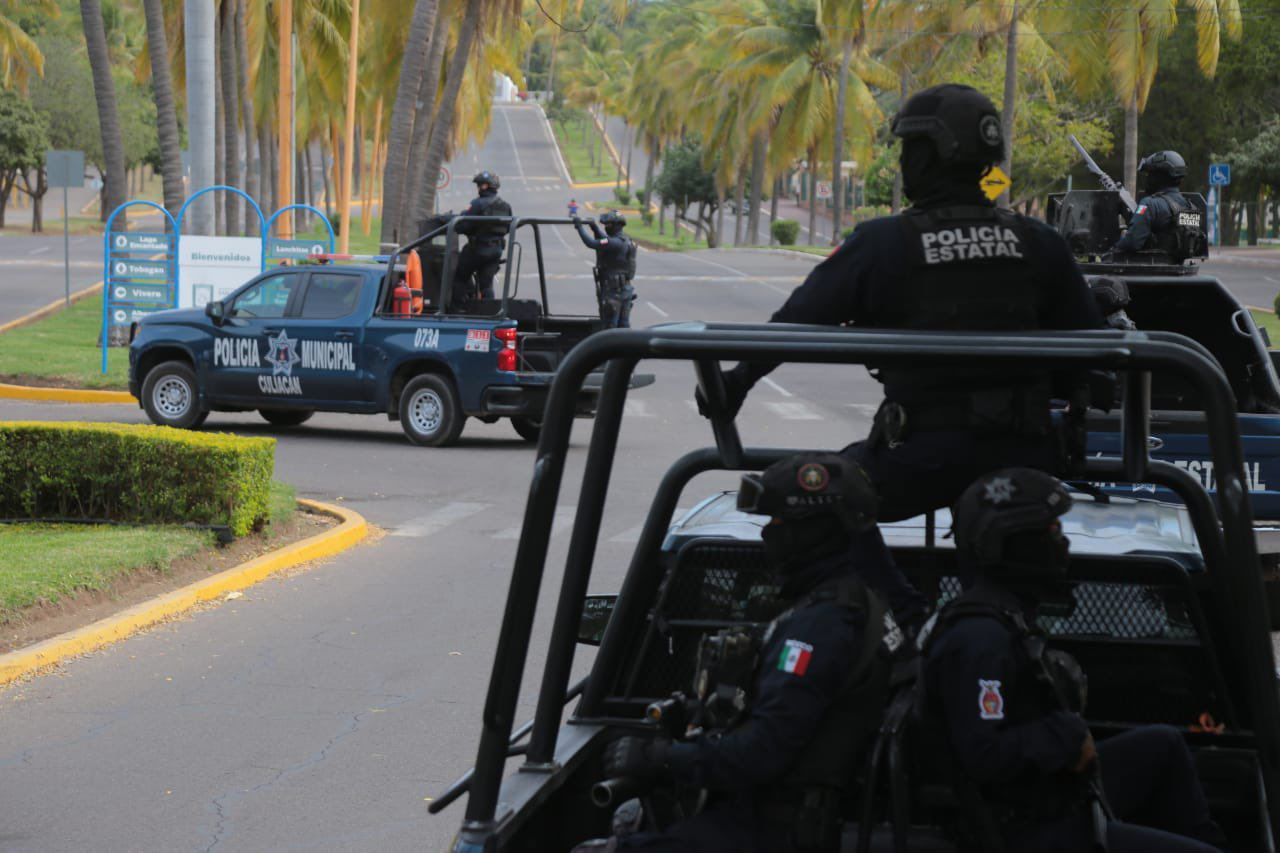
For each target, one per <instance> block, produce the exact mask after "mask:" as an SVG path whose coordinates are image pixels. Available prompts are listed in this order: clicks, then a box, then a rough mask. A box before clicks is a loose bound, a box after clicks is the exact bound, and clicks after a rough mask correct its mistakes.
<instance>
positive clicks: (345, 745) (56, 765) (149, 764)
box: [0, 107, 1269, 851]
mask: <svg viewBox="0 0 1280 853" xmlns="http://www.w3.org/2000/svg"><path fill="white" fill-rule="evenodd" d="M493 128H494V129H493V134H492V136H491V138H490V140H489V141H488V142H487V143H486V145H485V146H483V148H481V149H480V150H479V151H476V152H475V153H474V159H472V153H471V152H467V153H465V154H463V155H462V156H461V157H459V158H458V161H457V162H455V163H453V164H451V166H452V172H453V175H454V179H455V184H454V188H453V189H454V190H455V192H454V194H453V195H452V196H450V195H446V199H453V200H452V201H448V200H447V201H446V202H445V203H444V205H443V206H445V207H448V206H454V207H460V206H461V204H459V203H458V201H457V200H458V199H459V198H461V202H462V203H465V198H464V197H462V196H461V194H459V193H457V192H456V190H457V187H458V186H459V185H460V182H459V181H458V176H459V175H462V176H463V177H464V178H465V177H469V174H470V173H471V172H472V170H473V169H478V168H479V167H480V165H481V164H483V165H484V166H485V167H487V168H490V169H493V170H495V171H498V172H499V173H500V174H501V175H502V176H503V193H504V195H505V196H506V197H507V198H509V200H510V201H511V203H512V205H513V207H515V209H516V210H517V211H518V212H520V213H543V214H546V215H560V213H561V212H562V210H563V202H564V200H565V199H564V193H565V191H566V189H567V184H566V183H565V182H564V180H563V174H562V173H560V172H559V167H558V165H557V163H556V162H555V158H554V156H553V155H552V149H551V147H550V145H549V143H548V142H547V140H546V137H545V132H544V131H543V130H542V128H541V125H540V121H539V120H538V117H537V115H536V113H534V111H533V110H532V109H530V108H527V107H510V108H508V107H498V108H496V110H495V116H494V123H493ZM463 189H466V188H465V187H463ZM11 245H17V244H13V243H9V242H8V241H7V240H6V241H5V243H3V244H0V251H2V252H4V255H3V257H2V258H0V261H3V260H7V259H8V258H9V257H10V253H11V252H12V251H13V250H11V249H9V246H11ZM544 247H545V250H546V261H547V268H548V273H549V289H550V294H551V298H552V300H553V305H555V307H556V309H557V310H558V311H566V310H572V309H577V310H582V311H587V310H590V309H591V307H592V303H593V296H592V283H591V279H590V274H589V273H590V271H589V266H590V255H589V253H588V251H587V250H586V249H585V248H584V247H583V246H582V244H581V243H580V242H579V241H578V240H577V238H576V236H575V235H574V234H573V233H572V232H571V231H570V230H568V229H563V228H562V229H558V230H556V231H555V232H554V234H553V235H552V236H549V237H547V238H546V240H545V243H544ZM527 251H528V254H527V255H526V259H525V263H524V269H523V270H522V276H521V279H520V283H521V286H522V287H530V286H534V279H533V278H532V276H531V274H530V270H531V269H532V266H533V265H532V264H531V262H530V261H531V259H532V254H533V250H532V246H529V247H528V250H527ZM816 260H817V259H816V258H812V257H806V256H799V255H792V254H786V253H767V252H751V251H719V252H696V253H686V254H679V255H677V254H662V253H654V252H644V253H642V255H641V257H640V277H639V279H638V281H637V289H638V292H639V300H638V302H637V303H636V309H635V313H634V315H633V322H634V324H635V325H639V326H643V325H650V324H654V323H659V322H667V321H677V320H693V319H716V320H726V321H754V320H760V319H762V318H765V317H767V316H768V315H769V313H771V312H772V311H773V310H774V308H776V307H777V305H778V304H780V303H781V301H782V300H783V299H784V298H785V296H786V294H787V293H788V292H789V291H790V289H791V288H792V287H794V286H795V284H797V283H798V282H799V281H800V280H801V278H802V277H803V275H804V274H805V273H806V272H807V270H808V269H810V268H811V266H812V265H813V263H815V262H816ZM1223 272H1224V274H1227V275H1229V277H1230V278H1231V280H1232V281H1233V282H1236V283H1237V284H1236V285H1233V286H1239V287H1240V288H1246V287H1248V288H1255V287H1257V288H1261V287H1262V283H1264V282H1265V278H1259V277H1258V276H1256V275H1254V274H1253V272H1252V271H1251V272H1248V273H1247V274H1246V273H1245V272H1242V271H1241V270H1240V269H1239V268H1238V267H1236V266H1232V267H1230V268H1229V269H1228V268H1226V266H1225V265H1224V270H1223ZM1264 272H1265V271H1264ZM1268 274H1269V273H1268ZM1255 279H1258V280H1257V281H1255ZM1241 292H1244V291H1243V290H1242V291H1241ZM1249 292H1250V293H1253V292H1254V291H1253V290H1250V291H1249ZM1262 292H1263V291H1262V290H1258V291H1257V293H1259V294H1261V293H1262ZM1249 298H1254V297H1249ZM1258 298H1261V297H1258ZM45 301H47V300H45ZM1263 304H1268V303H1266V302H1264V303H1263ZM643 369H644V370H645V371H647V372H652V373H654V374H655V375H656V377H657V381H656V383H655V384H654V385H653V386H651V387H648V388H645V389H641V390H639V391H637V392H635V393H634V394H633V395H632V399H631V400H630V401H629V402H628V410H627V418H626V419H625V421H624V424H623V428H622V434H621V437H620V443H619V447H620V451H619V455H618V462H617V466H616V468H615V472H614V476H613V480H612V487H611V491H610V497H609V503H608V505H607V506H606V507H605V513H604V523H603V527H602V536H601V541H600V545H599V548H598V550H597V560H596V570H595V576H594V577H593V579H592V583H591V589H592V591H594V592H607V591H611V590H615V589H616V588H617V586H618V584H619V582H620V580H621V575H622V572H623V570H624V567H625V565H626V563H627V560H628V558H629V555H630V551H631V548H632V546H633V544H634V542H635V540H636V537H637V535H638V532H639V530H638V528H639V525H640V524H641V522H642V521H643V518H644V514H645V512H646V510H647V507H648V504H649V499H650V496H651V495H652V493H653V490H654V488H655V486H656V483H657V481H658V479H659V478H660V476H661V474H662V473H663V472H664V471H665V469H666V467H667V465H668V464H669V463H670V462H671V461H673V460H674V459H675V458H677V457H678V456H679V455H681V454H682V453H684V452H685V451H687V450H690V449H693V448H696V447H701V446H705V445H707V444H710V443H711V440H712V439H711V435H710V430H709V429H708V428H707V425H706V423H705V421H703V420H702V419H701V418H699V417H698V415H697V414H696V413H695V412H694V411H693V407H692V404H691V389H692V386H693V381H694V380H693V372H692V369H691V367H690V366H689V365H687V364H683V363H680V364H667V363H655V364H651V365H645V366H644V368H643ZM877 397H878V386H876V384H875V383H874V382H873V381H871V380H870V379H869V378H868V377H867V376H866V375H865V374H864V372H863V371H861V370H860V369H839V368H832V367H797V366H789V367H784V368H782V369H780V370H779V371H777V372H776V373H775V374H774V375H773V376H772V377H770V379H769V381H767V382H764V383H762V384H761V385H760V386H758V387H757V389H756V390H755V391H754V392H753V394H752V396H751V398H750V399H749V400H748V402H747V404H746V406H745V408H744V410H743V414H742V416H741V418H740V424H741V426H742V430H743V435H744V439H745V440H746V441H747V442H748V443H750V444H769V445H789V446H810V447H828V448H834V447H839V446H841V445H843V444H845V443H847V442H848V441H850V440H851V439H853V438H855V437H859V436H861V435H863V434H864V433H865V431H866V429H867V427H868V419H869V415H870V412H871V410H872V407H873V406H874V404H875V401H876V399H877ZM0 418H5V419H18V418H22V419H36V418H39V419H60V420H102V421H106V420H119V421H126V422H135V423H140V422H144V421H145V417H144V416H143V414H142V412H141V411H140V410H139V409H137V408H135V407H131V406H59V405H45V404H24V403H17V402H0ZM590 427H591V422H590V421H579V422H577V425H576V427H575V431H574V438H573V443H572V452H571V458H570V463H569V468H568V472H567V476H566V479H565V485H564V488H563V491H562V494H561V496H560V498H559V500H558V502H557V514H558V516H559V519H560V520H559V521H558V523H557V527H556V534H555V536H554V537H553V541H552V548H551V558H550V560H549V562H548V570H547V574H546V578H545V581H544V586H543V591H542V596H541V604H542V607H541V609H540V611H539V613H540V617H541V618H540V619H539V621H538V623H537V625H536V630H535V637H534V640H533V643H532V645H531V648H530V666H529V669H528V670H527V673H528V675H527V677H526V678H525V680H524V688H523V691H522V701H521V707H520V712H519V716H520V717H521V718H525V717H527V716H529V715H531V713H532V702H533V699H534V696H535V685H536V683H537V677H538V674H539V673H540V671H541V663H542V661H543V656H544V650H545V648H546V642H547V636H548V624H547V615H548V613H549V612H550V610H551V606H552V603H553V601H554V597H555V595H556V593H557V591H558V582H559V578H560V567H561V566H562V565H563V560H564V552H565V549H566V546H567V538H568V537H567V534H568V526H569V524H570V522H571V518H572V512H573V510H574V508H575V506H576V493H577V489H578V483H579V482H580V480H581V473H582V462H583V457H584V455H585V449H586V441H587V438H588V436H589V430H590ZM206 428H208V429H219V430H233V431H235V432H238V433H241V434H251V435H276V436H277V437H278V439H279V445H278V448H277V454H276V459H277V465H276V476H277V477H279V478H280V479H283V480H286V481H288V482H291V483H293V484H295V485H296V486H297V488H298V491H299V493H300V494H301V495H304V496H307V497H314V498H317V499H320V500H325V501H331V502H338V503H343V504H346V505H348V506H351V507H353V508H355V509H357V510H358V511H360V512H361V513H363V514H364V515H365V516H366V517H367V518H368V519H369V520H370V521H371V522H373V523H374V524H376V525H378V526H379V527H381V528H382V529H383V531H385V535H384V536H382V537H381V538H379V539H377V540H376V541H374V542H371V543H369V544H365V545H362V546H359V547H357V548H356V549H355V550H352V551H349V552H347V553H346V554H343V555H340V556H338V557H336V558H334V559H332V560H329V561H327V562H325V563H324V564H322V565H319V566H317V567H316V568H313V569H311V570H310V571H307V572H304V573H298V574H294V575H292V576H289V577H284V578H277V579H273V580H269V581H267V582H265V583H263V584H260V585H259V586H257V587H254V588H253V589H251V590H248V591H247V592H246V593H245V596H244V597H243V598H241V599H238V600H236V601H234V602H227V603H224V604H221V605H220V606H217V607H213V608H210V609H206V610H203V611H201V612H199V613H196V614H194V615H192V616H190V617H188V618H186V619H182V620H179V621H176V622H173V623H170V624H167V625H164V626H161V627H159V628H157V629H155V630H153V631H150V632H148V633H146V634H143V635H139V636H136V637H134V638H132V639H130V640H127V641H125V642H121V643H118V644H116V645H114V646H112V647H111V648H109V649H107V650H105V651H103V652H100V653H97V654H93V655H89V656H87V657H85V658H83V659H80V660H76V661H73V662H71V663H69V664H67V665H66V667H65V668H63V669H62V670H60V671H59V672H58V673H57V674H52V675H47V676H45V677H42V678H37V679H34V680H32V681H29V682H27V683H25V684H22V685H18V686H15V687H11V688H9V689H7V690H3V691H0V850H15V851H18V850H21V851H27V850H30V851H46V850H48V851H62V850H83V849H94V850H101V851H131V850H201V851H206V850H219V851H240V850H245V851H263V850H309V851H310V850H321V851H329V850H387V851H400V850H411V849H412V850H422V849H426V850H439V849H442V848H443V847H444V846H445V845H446V844H447V842H448V840H449V838H450V837H451V836H452V833H453V832H454V831H455V830H456V828H457V826H458V824H459V822H460V820H461V814H462V809H461V806H460V805H459V806H454V807H452V808H451V809H449V810H447V811H446V812H445V813H444V814H443V815H442V816H438V817H430V816H428V815H427V812H426V805H427V802H426V799H427V798H429V797H432V796H434V795H435V794H437V793H438V792H439V791H440V790H441V789H442V788H443V787H444V786H445V785H446V784H448V783H449V782H451V781H452V780H453V779H454V778H456V777H457V776H458V775H460V774H461V773H462V772H463V771H464V770H466V768H467V767H468V766H470V764H471V761H472V759H473V757H474V750H475V745H476V738H477V735H478V732H479V726H480V720H479V712H480V708H481V706H482V703H483V699H484V694H485V690H486V687H487V682H488V676H489V670H490V667H491V666H492V663H493V653H494V645H495V641H496V637H497V626H498V620H499V618H500V614H501V612H502V608H503V605H504V603H505V595H506V588H507V584H508V581H509V577H510V568H511V565H512V561H513V558H514V554H515V549H516V541H517V540H516V537H517V535H518V531H519V525H520V522H521V516H522V513H523V510H524V502H525V498H526V495H527V489H528V481H529V476H530V473H531V463H532V460H533V449H532V447H531V446H530V445H527V444H525V443H524V442H522V441H520V440H518V439H517V437H516V435H515V433H514V431H513V430H512V429H511V427H510V425H509V424H507V423H505V422H500V423H497V424H493V425H485V424H480V423H477V422H475V421H471V422H469V423H468V424H467V427H466V429H465V431H464V433H463V437H462V441H461V442H460V444H459V445H458V446H457V447H455V448H449V449H423V448H416V447H413V446H410V445H409V444H408V443H407V442H406V441H405V439H404V438H403V436H402V435H401V432H400V429H399V427H398V425H396V424H393V423H389V422H388V421H386V420H385V419H382V418H379V417H362V416H347V415H325V414H321V415H317V416H316V417H315V418H314V419H313V420H312V421H311V422H309V423H308V424H307V425H306V426H304V427H301V428H299V429H296V430H291V431H277V430H274V429H270V428H268V427H267V426H266V424H264V423H263V422H262V421H261V420H260V419H259V418H258V417H257V416H256V415H254V414H252V413H249V414H239V415H227V414H215V415H214V416H212V417H211V418H210V419H209V422H208V423H207V425H206ZM731 482H732V481H731V480H730V479H729V478H727V477H725V476H723V475H721V476H704V477H702V478H699V479H698V480H696V481H695V482H694V483H693V484H692V485H691V487H690V489H689V491H688V493H687V494H686V495H685V498H684V500H682V504H683V505H691V504H692V503H694V502H695V501H697V500H698V499H700V498H701V497H703V496H705V495H707V494H709V493H711V492H712V491H714V490H715V489H718V488H723V487H725V486H729V485H731ZM583 655H584V658H583V659H582V660H580V661H579V662H578V668H579V669H581V668H582V666H583V664H584V663H585V660H586V659H587V658H586V657H585V656H586V655H589V652H584V653H583Z"/></svg>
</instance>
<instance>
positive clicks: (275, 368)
mask: <svg viewBox="0 0 1280 853" xmlns="http://www.w3.org/2000/svg"><path fill="white" fill-rule="evenodd" d="M264 358H265V360H266V361H267V362H268V363H270V365H271V375H272V376H281V375H284V376H292V375H293V366H294V365H295V364H297V363H298V362H300V361H302V357H301V356H299V355H298V342H297V341H295V340H294V339H292V338H290V337H289V335H288V333H287V332H286V331H285V330H284V329H281V330H280V334H278V335H276V336H275V337H274V338H273V337H271V336H270V335H268V336H267V354H266V356H265V357H264Z"/></svg>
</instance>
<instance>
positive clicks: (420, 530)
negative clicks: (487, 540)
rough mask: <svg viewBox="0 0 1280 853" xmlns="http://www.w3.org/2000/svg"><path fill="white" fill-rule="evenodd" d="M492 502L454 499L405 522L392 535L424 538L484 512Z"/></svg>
mask: <svg viewBox="0 0 1280 853" xmlns="http://www.w3.org/2000/svg"><path fill="white" fill-rule="evenodd" d="M490 506H491V505H490V504H482V503H468V502H466V501H453V502H451V503H447V504H445V505H444V506H442V507H440V509H438V510H435V511H434V512H429V513H427V514H426V515H423V516H419V517H418V518H414V519H410V520H409V521H407V522H405V523H404V524H402V525H400V526H399V527H397V528H396V529H395V530H393V531H391V535H392V536H412V537H414V538H418V539H421V538H424V537H427V536H431V535H432V534H435V533H439V532H440V531H441V530H444V529H445V528H446V527H450V526H451V525H453V524H456V523H457V522H459V521H462V519H464V518H469V517H471V516H473V515H475V514H476V513H479V512H484V511H485V510H486V509H488V508H489V507H490Z"/></svg>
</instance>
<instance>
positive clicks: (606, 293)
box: [573, 210, 636, 329]
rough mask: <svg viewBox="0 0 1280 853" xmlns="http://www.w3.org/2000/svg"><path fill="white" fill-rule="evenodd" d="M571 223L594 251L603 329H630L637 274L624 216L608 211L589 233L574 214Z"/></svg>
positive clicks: (593, 225) (631, 241) (634, 252)
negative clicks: (601, 229)
mask: <svg viewBox="0 0 1280 853" xmlns="http://www.w3.org/2000/svg"><path fill="white" fill-rule="evenodd" d="M573 224H574V225H576V226H577V228H578V236H579V237H581V238H582V242H583V244H584V245H585V246H586V247H587V248H588V249H594V250H595V253H596V267H595V274H596V284H597V285H598V287H599V291H598V296H599V299H600V319H601V320H603V321H604V327H605V328H606V329H614V328H621V329H629V328H631V303H632V302H634V301H635V298H636V291H635V288H634V287H632V285H631V282H632V280H634V279H635V277H636V244H635V242H634V241H633V240H632V239H631V238H630V237H628V236H627V235H626V234H623V233H622V229H623V228H626V227H627V218H626V217H625V216H623V215H621V214H620V213H618V212H617V211H616V210H611V211H609V212H608V213H606V214H605V215H604V216H601V217H600V225H603V226H604V232H603V233H601V231H600V227H599V226H598V225H596V224H595V223H594V222H591V223H588V224H589V225H590V226H591V233H590V234H588V233H587V229H586V228H585V227H583V224H582V220H581V219H579V218H578V217H577V216H575V217H573Z"/></svg>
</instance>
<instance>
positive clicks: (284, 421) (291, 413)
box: [258, 409, 315, 427]
mask: <svg viewBox="0 0 1280 853" xmlns="http://www.w3.org/2000/svg"><path fill="white" fill-rule="evenodd" d="M258 414H260V415H262V419H263V420H264V421H266V422H267V423H269V424H272V425H273V426H280V427H293V426H298V425H299V424H305V423H306V422H307V421H309V420H311V416H312V415H314V414H315V412H314V411H312V410H311V409H258Z"/></svg>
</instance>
